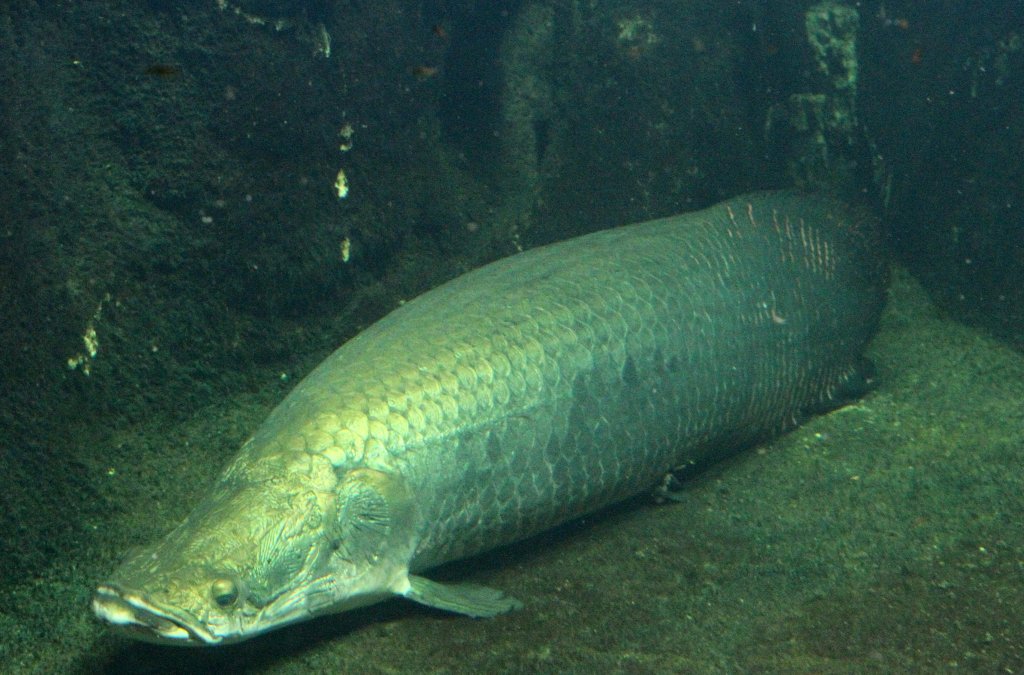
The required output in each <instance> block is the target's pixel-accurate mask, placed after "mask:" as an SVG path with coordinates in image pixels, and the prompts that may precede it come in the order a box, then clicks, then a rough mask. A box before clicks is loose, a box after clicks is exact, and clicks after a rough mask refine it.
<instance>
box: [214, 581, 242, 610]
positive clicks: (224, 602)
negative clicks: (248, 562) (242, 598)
mask: <svg viewBox="0 0 1024 675" xmlns="http://www.w3.org/2000/svg"><path fill="white" fill-rule="evenodd" d="M210 595H212V596H213V601H214V602H216V603H217V605H219V606H220V607H224V608H228V607H230V606H231V605H233V604H235V601H236V600H238V587H237V586H236V585H235V582H233V581H231V579H217V580H215V581H214V582H213V585H212V586H210Z"/></svg>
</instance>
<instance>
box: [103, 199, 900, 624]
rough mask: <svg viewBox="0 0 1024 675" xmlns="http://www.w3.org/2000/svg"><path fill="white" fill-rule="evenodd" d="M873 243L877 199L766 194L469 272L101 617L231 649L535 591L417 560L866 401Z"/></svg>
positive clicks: (358, 342)
mask: <svg viewBox="0 0 1024 675" xmlns="http://www.w3.org/2000/svg"><path fill="white" fill-rule="evenodd" d="M878 242H879V232H878V224H877V222H875V221H874V220H873V219H872V218H871V217H870V216H869V215H867V214H866V213H865V212H863V211H860V210H857V209H853V208H850V207H847V206H845V205H843V204H842V203H840V202H838V201H836V200H833V199H831V198H828V197H824V196H816V195H806V194H800V193H797V192H761V193H753V194H750V195H744V196H741V197H737V198H735V199H733V200H730V201H728V202H724V203H722V204H719V205H716V206H714V207H711V208H709V209H706V210H704V211H700V212H696V213H691V214H685V215H682V216H675V217H671V218H665V219H661V220H656V221H651V222H648V223H642V224H638V225H632V226H626V227H620V228H615V229H612V230H606V231H603V232H598V233H594V234H591V235H587V236H583V237H579V238H576V239H572V240H569V241H566V242H562V243H559V244H554V245H551V246H546V247H541V248H538V249H534V250H531V251H527V252H526V253H523V254H520V255H516V256H512V257H510V258H506V259H504V260H501V261H498V262H496V263H492V264H491V265H487V266H485V267H483V268H480V269H478V270H475V271H473V272H470V273H468V274H465V275H462V276H460V277H458V278H456V279H454V280H452V281H450V282H448V283H446V284H444V285H442V286H440V287H438V288H436V289H434V290H432V291H430V292H428V293H426V294H424V295H422V296H420V297H419V298H416V299H415V300H412V301H410V302H408V303H406V304H405V305H403V306H402V307H400V308H398V309H397V310H395V311H394V312H392V313H391V314H389V315H388V316H387V317H385V318H384V319H382V320H381V321H379V322H377V323H375V324H373V325H372V326H370V327H369V328H367V329H366V330H364V331H363V332H362V333H360V334H359V335H358V336H356V337H355V338H353V339H352V340H350V341H349V342H348V343H346V344H345V345H343V346H342V347H340V348H339V349H338V350H337V351H336V352H334V353H333V354H332V355H331V356H329V357H328V358H327V359H326V360H325V361H324V362H323V363H321V364H320V365H319V366H317V368H316V369H314V370H313V371H312V372H311V373H310V374H309V375H308V376H307V377H306V378H305V379H303V380H302V382H300V383H299V384H298V385H297V386H296V387H295V389H294V390H293V391H292V392H291V393H290V394H289V395H288V396H287V397H286V398H285V400H284V401H283V402H282V403H281V404H280V405H279V406H278V407H277V408H276V409H275V410H274V411H273V412H272V413H271V414H270V416H269V417H268V418H267V420H266V421H265V422H264V424H263V425H262V426H261V427H260V428H259V429H258V430H257V432H256V433H255V434H254V436H253V437H252V438H251V439H249V440H248V441H247V442H246V443H245V444H244V445H243V447H242V449H241V451H240V452H239V454H238V456H237V457H236V458H235V460H234V461H233V462H232V463H231V464H230V466H229V467H228V469H227V470H226V471H225V473H224V475H223V476H222V478H221V479H220V480H219V481H218V482H217V483H216V484H215V485H214V487H213V488H212V489H211V493H210V495H209V496H208V497H207V498H206V499H205V500H204V501H203V502H202V503H201V504H200V505H199V506H198V507H197V509H196V511H195V512H194V513H193V514H192V515H190V516H189V518H188V519H187V520H186V521H185V522H184V523H183V524H182V525H180V526H179V527H178V528H177V529H176V530H175V531H174V532H172V533H171V534H170V535H169V536H168V538H167V539H166V540H165V541H164V542H162V543H158V544H157V545H156V546H154V547H152V548H151V549H148V550H146V551H144V552H143V553H142V554H138V555H136V556H135V557H132V558H129V559H128V560H127V561H126V562H125V563H124V564H123V566H122V567H121V568H120V569H119V570H118V571H117V572H115V574H114V575H113V577H112V578H111V580H110V581H109V582H107V583H106V584H104V585H103V586H101V587H100V588H99V589H98V591H97V595H96V599H95V600H94V607H95V609H96V612H97V614H99V615H100V616H101V618H104V619H106V620H107V621H109V622H110V623H114V624H116V625H119V626H122V627H127V628H128V629H129V630H131V631H133V632H134V633H136V634H137V636H141V637H143V639H152V640H155V641H163V642H172V643H177V644H182V643H184V644H217V643H220V642H225V641H233V640H239V639H244V638H246V637H249V636H251V635H254V634H258V633H260V632H264V631H266V630H269V629H271V628H274V627H276V626H279V625H284V624H286V623H292V622H294V621H299V620H303V619H305V618H309V617H310V616H315V615H318V614H323V613H327V612H333V611H341V610H344V609H348V608H351V607H356V606H360V605H363V604H369V603H370V602H376V601H378V600H381V599H383V598H385V597H387V596H388V595H392V594H398V595H404V596H406V597H409V598H411V599H413V600H416V601H419V602H422V603H424V604H428V605H431V606H434V607H439V608H443V609H449V610H453V611H459V612H463V613H465V614H469V615H473V616H490V615H493V614H496V613H499V612H501V611H504V610H507V609H510V608H512V607H514V606H517V604H518V603H517V601H515V600H513V599H511V598H508V597H505V596H503V595H502V594H500V593H499V592H497V591H493V590H491V589H484V588H480V587H472V586H468V585H442V584H438V583H436V582H432V581H429V580H428V579H425V578H423V577H420V576H418V575H417V574H415V573H417V572H420V571H423V570H427V569H429V568H431V567H434V566H436V565H438V564H441V563H444V562H447V561H449V560H454V559H458V558H462V557H466V556H469V555H473V554H475V553H479V552H481V551H485V550H487V549H490V548H493V547H495V546H499V545H502V544H506V543H509V542H512V541H516V540H518V539H522V538H524V537H526V536H529V535H531V534H534V533H536V532H539V531H541V530H544V529H546V528H549V527H551V526H553V525H556V524H558V523H561V522H564V521H566V520H568V519H571V518H573V517H576V516H579V515H581V514H584V513H587V512H590V511H593V510H595V509H598V508H600V507H602V506H604V505H607V504H610V503H612V502H615V501H618V500H621V499H624V498H626V497H628V496H630V495H633V494H636V493H638V492H641V491H643V490H648V489H651V488H654V487H655V486H657V485H659V484H661V483H663V478H664V477H665V476H666V474H667V472H670V471H672V470H674V469H678V468H682V467H686V466H689V465H693V464H697V463H705V462H707V461H710V460H713V459H715V458H717V457H719V456H721V455H723V454H725V453H727V452H730V451H733V450H735V449H736V448H738V447H741V446H743V445H745V444H749V443H751V442H754V441H757V440H759V439H761V438H764V437H766V436H768V435H770V434H773V433H777V432H780V431H782V430H784V429H786V428H789V427H791V426H793V425H794V424H795V423H797V422H798V421H799V420H800V419H802V418H804V417H805V416H806V415H807V414H808V413H814V412H820V411H822V410H825V409H828V408H831V407H835V406H837V405H839V404H841V403H842V402H844V401H845V400H848V398H849V397H850V396H851V395H855V394H857V393H859V392H860V391H861V390H862V388H863V387H862V385H863V384H864V381H865V380H864V376H863V374H862V373H861V372H860V363H861V353H862V351H863V349H864V346H865V344H866V342H867V341H868V339H869V338H870V336H871V335H872V334H873V332H874V330H875V328H876V325H877V321H878V315H879V313H880V309H881V306H882V302H883V289H884V283H885V264H884V261H883V259H882V258H881V256H879V254H878ZM249 542H252V543H249ZM168 589H172V590H168ZM211 598H212V599H213V600H211ZM199 617H202V618H199Z"/></svg>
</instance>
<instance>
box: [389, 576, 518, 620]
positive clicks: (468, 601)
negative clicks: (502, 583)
mask: <svg viewBox="0 0 1024 675" xmlns="http://www.w3.org/2000/svg"><path fill="white" fill-rule="evenodd" d="M403 595H404V596H405V597H407V598H409V599H410V600H413V601H415V602H418V603H420V604H421V605H427V606H428V607H433V608H435V609H443V610H445V611H448V612H456V613H458V614H465V615H466V616H472V617H475V618H485V617H492V616H497V615H498V614H504V613H505V612H510V611H512V610H513V609H519V608H520V607H522V606H523V603H521V602H519V601H518V600H516V599H515V598H513V597H510V596H507V595H505V594H504V593H502V592H501V591H499V590H497V589H495V588H487V587H486V586H477V585H476V584H442V583H439V582H437V581H431V580H430V579H426V578H424V577H418V576H415V575H413V574H410V575H409V589H408V590H406V591H405V593H403Z"/></svg>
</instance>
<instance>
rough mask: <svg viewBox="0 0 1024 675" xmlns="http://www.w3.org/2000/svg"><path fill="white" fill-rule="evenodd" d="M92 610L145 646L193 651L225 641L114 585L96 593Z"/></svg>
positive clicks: (179, 614) (174, 613) (186, 618)
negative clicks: (151, 644)
mask: <svg viewBox="0 0 1024 675" xmlns="http://www.w3.org/2000/svg"><path fill="white" fill-rule="evenodd" d="M92 610H93V612H95V614H96V616H97V617H99V618H100V619H101V620H103V621H106V622H107V623H109V624H110V625H112V626H114V627H116V628H118V629H119V630H122V631H124V632H126V633H129V634H130V635H131V636H132V637H133V638H135V639H137V640H143V641H145V642H152V643H155V644H162V645H179V646H183V647H186V646H187V647H191V646H197V645H214V644H218V643H219V642H220V641H221V638H220V637H218V636H216V635H214V634H212V633H210V632H209V631H207V630H204V629H203V628H202V627H201V626H199V625H197V624H196V622H194V621H190V620H189V619H188V617H187V616H184V615H182V614H181V613H180V612H174V611H169V610H166V609H162V608H160V607H158V606H156V605H154V604H152V603H151V602H149V601H147V600H146V598H145V596H143V595H140V594H138V593H133V592H131V591H127V590H125V589H122V588H118V587H116V586H113V585H103V586H100V587H99V588H97V589H96V593H95V595H93V599H92Z"/></svg>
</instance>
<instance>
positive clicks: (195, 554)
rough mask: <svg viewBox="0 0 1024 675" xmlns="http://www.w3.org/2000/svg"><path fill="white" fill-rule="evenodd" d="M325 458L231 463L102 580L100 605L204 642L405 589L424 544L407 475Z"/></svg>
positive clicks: (143, 628)
mask: <svg viewBox="0 0 1024 675" xmlns="http://www.w3.org/2000/svg"><path fill="white" fill-rule="evenodd" d="M327 466H328V468H329V469H328V470H329V473H328V474H326V475H324V476H321V479H320V480H317V479H316V478H311V477H310V476H309V474H308V473H307V474H305V476H304V479H303V480H300V481H288V480H277V481H270V482H264V481H258V482H255V483H251V482H248V481H238V480H237V477H235V478H232V476H231V472H230V471H229V472H228V475H226V477H223V478H222V479H221V481H220V482H219V483H218V484H217V485H216V486H215V488H214V489H213V491H212V492H211V494H210V495H209V496H208V497H207V498H206V499H205V500H203V501H202V502H201V503H200V505H199V506H198V507H196V509H195V510H194V511H193V512H192V513H191V514H190V515H189V516H188V518H187V519H186V520H185V521H184V522H183V523H182V524H181V525H179V526H178V527H177V528H176V529H175V530H173V531H172V532H171V533H170V534H169V535H168V536H167V537H166V538H165V539H164V540H163V541H161V542H159V543H157V544H156V545H154V546H151V547H148V548H144V549H141V550H138V551H137V552H135V553H133V554H131V555H130V556H129V557H128V558H127V559H126V560H125V561H124V562H123V563H122V564H121V565H120V567H119V568H118V569H117V570H115V572H114V573H113V574H112V575H111V577H110V579H109V580H107V581H106V582H104V583H102V584H101V585H99V586H98V587H97V589H96V592H95V595H94V597H93V610H94V612H95V613H96V615H97V616H98V617H99V618H100V619H102V620H104V621H105V622H107V623H108V624H111V625H113V626H114V627H116V628H118V629H120V630H122V631H123V632H125V633H127V634H129V635H130V636H131V637H134V638H136V639H140V640H143V641H147V642H156V643H161V644H172V645H182V646H204V645H219V644H226V643H231V642H239V641H241V640H245V639H248V638H251V637H253V636H255V635H259V634H261V633H265V632H267V631H269V630H273V629H275V628H279V627H281V626H285V625H287V624H291V623H296V622H298V621H303V620H306V619H309V618H312V617H315V616H319V615H322V614H328V613H332V612H339V611H344V610H347V609H352V608H355V607H360V606H364V605H368V604H372V603H375V602H379V601H380V600H383V599H385V598H387V597H389V596H391V595H392V594H394V593H396V592H398V591H399V590H400V589H402V588H404V586H405V585H406V584H407V577H408V561H409V559H410V558H411V556H412V551H413V549H414V547H415V542H414V540H413V524H412V520H411V513H410V509H409V505H410V504H411V502H410V500H409V499H408V493H407V491H405V490H404V484H403V483H402V482H401V481H398V480H396V479H395V478H394V477H393V476H391V475H389V474H385V473H382V472H380V471H375V470H372V469H366V468H356V469H352V470H347V471H345V470H342V471H340V472H339V471H337V470H335V469H334V468H333V467H330V465H329V463H327ZM320 468H323V467H320ZM278 476H279V477H280V474H278Z"/></svg>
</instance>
